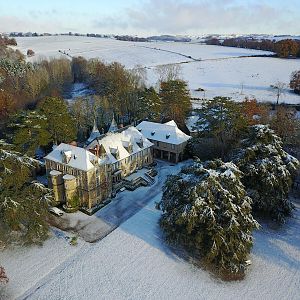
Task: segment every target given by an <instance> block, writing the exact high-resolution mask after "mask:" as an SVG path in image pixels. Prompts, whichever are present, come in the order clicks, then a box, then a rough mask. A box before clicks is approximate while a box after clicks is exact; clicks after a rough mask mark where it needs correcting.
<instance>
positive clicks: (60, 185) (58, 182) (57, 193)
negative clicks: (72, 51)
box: [49, 170, 64, 206]
mask: <svg viewBox="0 0 300 300" xmlns="http://www.w3.org/2000/svg"><path fill="white" fill-rule="evenodd" d="M49 175H50V180H51V186H52V188H53V193H54V203H53V205H54V206H56V205H59V204H61V203H64V181H63V174H62V173H61V172H59V171H56V170H52V171H51V172H50V173H49Z"/></svg>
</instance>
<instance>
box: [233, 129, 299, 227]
mask: <svg viewBox="0 0 300 300" xmlns="http://www.w3.org/2000/svg"><path fill="white" fill-rule="evenodd" d="M243 146H244V148H242V149H241V150H240V151H239V152H238V153H237V155H236V157H235V160H234V161H235V163H236V164H237V165H238V167H239V168H240V170H241V171H242V172H243V173H244V177H243V183H244V184H245V186H246V189H247V191H248V194H249V196H250V197H251V198H252V199H253V211H254V212H256V213H259V214H263V215H267V216H269V217H271V218H272V219H275V220H277V221H279V222H284V221H285V218H286V217H287V216H290V215H291V214H292V210H293V205H292V203H291V201H290V200H289V199H288V193H289V190H290V187H291V184H292V180H293V175H295V172H296V171H297V168H299V161H298V160H297V159H296V158H294V157H293V156H291V155H289V154H288V153H286V152H285V151H284V150H283V149H282V141H281V139H280V138H279V137H278V136H277V135H275V134H274V131H273V130H271V129H270V128H269V127H268V126H267V125H254V126H251V127H250V132H249V135H248V138H247V139H246V140H244V141H243Z"/></svg>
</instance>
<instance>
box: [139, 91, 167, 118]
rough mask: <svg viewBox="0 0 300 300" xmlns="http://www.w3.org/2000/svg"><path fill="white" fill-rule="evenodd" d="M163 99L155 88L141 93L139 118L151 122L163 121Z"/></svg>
mask: <svg viewBox="0 0 300 300" xmlns="http://www.w3.org/2000/svg"><path fill="white" fill-rule="evenodd" d="M161 106H162V103H161V99H160V98H159V95H158V94H157V92H156V91H155V89H154V88H153V87H150V88H145V89H144V90H143V91H141V92H140V97H139V101H138V107H139V109H138V115H139V118H141V119H145V118H148V119H149V120H151V121H158V122H159V121H160V120H161Z"/></svg>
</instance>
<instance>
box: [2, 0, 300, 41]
mask: <svg viewBox="0 0 300 300" xmlns="http://www.w3.org/2000/svg"><path fill="white" fill-rule="evenodd" d="M299 15H300V0H286V1H284V0H269V1H266V0H140V1H138V0H108V1H104V0H80V1H79V0H51V1H49V0H43V1H42V0H11V1H7V0H0V31H1V32H11V31H18V32H19V31H22V32H27V31H31V32H39V33H43V32H50V33H62V32H69V31H71V32H79V33H102V34H104V33H105V34H131V35H139V36H149V35H153V34H174V35H176V34H178V35H201V34H209V33H219V34H232V33H236V34H247V33H266V34H293V35H300V19H299Z"/></svg>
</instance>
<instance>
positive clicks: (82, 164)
mask: <svg viewBox="0 0 300 300" xmlns="http://www.w3.org/2000/svg"><path fill="white" fill-rule="evenodd" d="M62 153H67V155H68V156H69V157H70V160H69V162H68V163H67V165H68V166H70V167H73V168H76V169H79V170H83V171H89V170H91V169H93V168H94V165H93V164H92V161H95V160H96V159H97V158H96V156H95V155H94V154H92V153H91V152H90V151H88V150H85V149H83V148H80V147H76V146H72V145H69V144H64V143H61V144H60V145H59V146H57V147H56V148H55V149H54V150H53V151H52V152H50V153H49V154H48V155H47V156H46V157H45V159H48V160H52V161H56V162H59V163H62V162H63V155H62Z"/></svg>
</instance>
